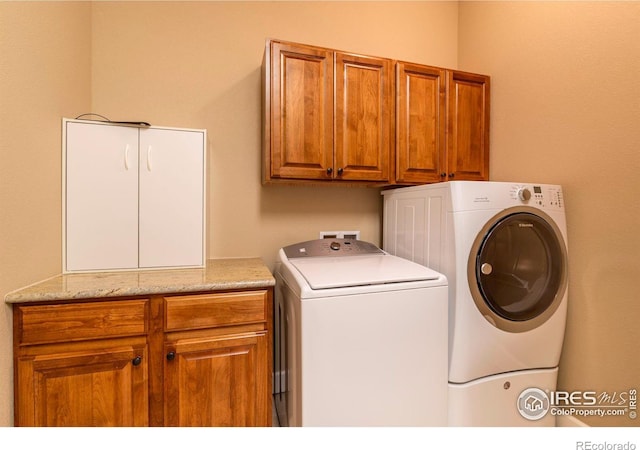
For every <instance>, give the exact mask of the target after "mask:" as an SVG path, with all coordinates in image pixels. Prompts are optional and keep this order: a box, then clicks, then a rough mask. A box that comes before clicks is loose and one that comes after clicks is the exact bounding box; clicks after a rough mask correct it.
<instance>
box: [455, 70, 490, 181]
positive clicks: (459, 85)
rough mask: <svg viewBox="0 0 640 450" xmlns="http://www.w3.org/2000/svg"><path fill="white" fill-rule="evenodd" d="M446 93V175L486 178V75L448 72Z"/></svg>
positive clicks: (487, 103)
mask: <svg viewBox="0 0 640 450" xmlns="http://www.w3.org/2000/svg"><path fill="white" fill-rule="evenodd" d="M447 95H448V111H447V118H448V119H447V120H448V128H447V166H448V168H447V173H448V177H449V179H454V180H488V179H489V111H490V105H489V98H490V96H489V77H486V76H482V75H475V74H469V73H464V72H456V71H450V72H449V74H448V77H447Z"/></svg>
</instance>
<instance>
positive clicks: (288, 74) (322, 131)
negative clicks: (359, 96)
mask: <svg viewBox="0 0 640 450" xmlns="http://www.w3.org/2000/svg"><path fill="white" fill-rule="evenodd" d="M269 54H270V56H269ZM266 59H268V61H266V62H267V67H268V68H267V69H266V70H267V72H270V73H267V74H266V77H267V80H266V81H265V83H266V86H265V88H266V90H267V93H266V94H267V95H266V99H265V103H266V105H265V106H266V108H267V109H266V111H265V121H266V122H267V123H266V124H265V134H266V135H267V136H269V134H270V140H269V142H266V144H267V145H266V146H267V148H266V149H265V151H268V150H269V149H270V150H271V151H270V154H267V155H265V156H266V158H265V164H266V167H265V168H264V170H265V179H271V178H272V177H273V178H293V179H331V170H329V171H328V170H327V169H331V168H332V167H333V53H332V52H331V51H329V50H325V49H319V48H315V47H309V46H304V45H297V44H286V43H280V42H275V41H274V42H271V43H267V55H266ZM269 68H270V71H269ZM269 91H270V92H269Z"/></svg>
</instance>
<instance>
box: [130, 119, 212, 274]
mask: <svg viewBox="0 0 640 450" xmlns="http://www.w3.org/2000/svg"><path fill="white" fill-rule="evenodd" d="M204 167H205V165H204V132H201V131H188V130H187V131H185V130H172V129H159V128H146V129H141V130H140V172H139V173H140V205H139V209H140V216H139V229H140V233H139V245H140V267H169V266H201V265H203V264H204V254H203V249H204V238H203V231H204Z"/></svg>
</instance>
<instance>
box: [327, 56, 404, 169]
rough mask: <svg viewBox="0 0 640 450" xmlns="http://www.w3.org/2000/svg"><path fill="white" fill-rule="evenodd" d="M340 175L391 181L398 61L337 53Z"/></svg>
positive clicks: (337, 155) (336, 92) (336, 144)
mask: <svg viewBox="0 0 640 450" xmlns="http://www.w3.org/2000/svg"><path fill="white" fill-rule="evenodd" d="M335 73H336V80H335V98H336V107H335V144H334V146H335V149H334V150H335V168H334V171H335V176H336V178H338V179H341V180H351V181H387V180H388V179H389V157H390V155H391V149H392V145H391V144H392V140H391V139H392V124H393V89H392V83H393V78H392V76H393V75H392V74H393V72H392V62H391V60H389V59H384V58H372V57H366V56H359V55H351V54H348V53H340V52H336V54H335Z"/></svg>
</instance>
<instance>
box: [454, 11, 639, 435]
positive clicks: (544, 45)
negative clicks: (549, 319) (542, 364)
mask: <svg viewBox="0 0 640 450" xmlns="http://www.w3.org/2000/svg"><path fill="white" fill-rule="evenodd" d="M639 24H640V3H638V2H620V3H608V2H568V3H557V2H495V3H485V2H480V3H474V2H468V3H461V4H460V22H459V29H460V35H459V39H460V50H459V56H458V57H459V63H460V65H461V66H464V67H465V68H467V69H469V70H475V71H480V72H486V73H489V74H491V75H492V89H493V91H492V99H491V100H492V116H491V119H492V123H491V127H492V128H491V152H492V153H491V158H492V159H491V173H492V178H493V179H494V180H500V181H514V180H515V181H526V180H531V181H539V182H545V183H558V184H562V185H563V186H564V196H565V202H566V206H567V225H568V240H569V243H568V245H569V277H570V280H569V302H570V303H569V315H568V325H567V334H566V341H565V346H564V350H563V356H562V360H561V363H560V374H559V388H561V389H566V390H570V391H573V390H595V391H597V392H603V391H606V392H609V393H612V392H621V391H626V390H628V389H630V388H636V389H639V388H640V358H638V357H637V355H638V345H639V342H640V326H639V325H638V324H639V323H640V301H638V299H639V298H640V296H639V294H638V280H640V263H639V262H638V257H639V255H640V237H639V234H638V227H639V226H640V207H639V205H640V203H639V200H638V199H639V198H640V178H638V174H639V173H640V76H639V74H640V25H639ZM584 421H585V422H586V423H589V424H591V425H609V426H623V425H627V426H629V425H635V426H638V425H639V424H640V423H639V422H638V420H637V419H636V420H635V421H633V420H630V419H628V418H626V417H625V418H610V419H595V418H587V419H585V420H584Z"/></svg>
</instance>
